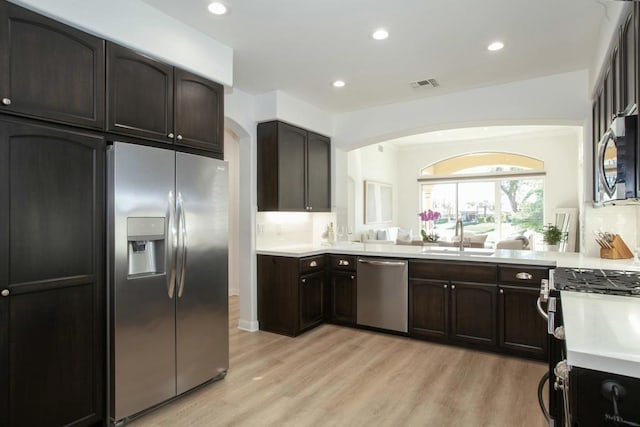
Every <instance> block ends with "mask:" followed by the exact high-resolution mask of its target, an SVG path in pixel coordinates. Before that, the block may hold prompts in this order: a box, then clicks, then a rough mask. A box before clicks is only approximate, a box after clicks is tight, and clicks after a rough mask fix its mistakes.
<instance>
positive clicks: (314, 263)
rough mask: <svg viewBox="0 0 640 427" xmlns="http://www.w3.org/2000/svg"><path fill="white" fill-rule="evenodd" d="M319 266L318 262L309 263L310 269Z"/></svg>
mask: <svg viewBox="0 0 640 427" xmlns="http://www.w3.org/2000/svg"><path fill="white" fill-rule="evenodd" d="M317 266H318V263H317V262H316V261H311V262H310V263H309V267H317Z"/></svg>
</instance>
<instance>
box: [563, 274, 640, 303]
mask: <svg viewBox="0 0 640 427" xmlns="http://www.w3.org/2000/svg"><path fill="white" fill-rule="evenodd" d="M553 284H554V287H555V288H556V289H559V290H565V291H578V292H592V293H599V294H613V295H623V296H635V297H640V272H637V271H622V270H600V269H585V268H564V267H560V268H556V270H555V272H554V275H553Z"/></svg>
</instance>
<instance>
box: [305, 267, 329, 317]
mask: <svg viewBox="0 0 640 427" xmlns="http://www.w3.org/2000/svg"><path fill="white" fill-rule="evenodd" d="M324 284H325V273H324V271H318V272H316V273H312V274H306V275H304V276H301V277H300V329H308V328H311V327H313V326H315V325H318V324H320V323H322V321H323V320H324Z"/></svg>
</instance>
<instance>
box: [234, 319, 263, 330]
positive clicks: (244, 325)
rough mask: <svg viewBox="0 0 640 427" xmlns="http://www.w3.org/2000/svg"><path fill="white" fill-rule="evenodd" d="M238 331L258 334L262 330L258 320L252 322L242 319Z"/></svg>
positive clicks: (239, 321)
mask: <svg viewBox="0 0 640 427" xmlns="http://www.w3.org/2000/svg"><path fill="white" fill-rule="evenodd" d="M238 329H240V330H242V331H247V332H256V331H258V330H259V329H260V328H259V327H258V321H257V320H254V321H251V320H243V319H240V320H238Z"/></svg>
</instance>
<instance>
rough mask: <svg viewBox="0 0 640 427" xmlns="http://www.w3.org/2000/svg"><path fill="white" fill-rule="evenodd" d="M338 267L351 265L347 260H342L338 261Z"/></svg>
mask: <svg viewBox="0 0 640 427" xmlns="http://www.w3.org/2000/svg"><path fill="white" fill-rule="evenodd" d="M338 265H349V261H347V260H346V259H341V260H339V261H338Z"/></svg>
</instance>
